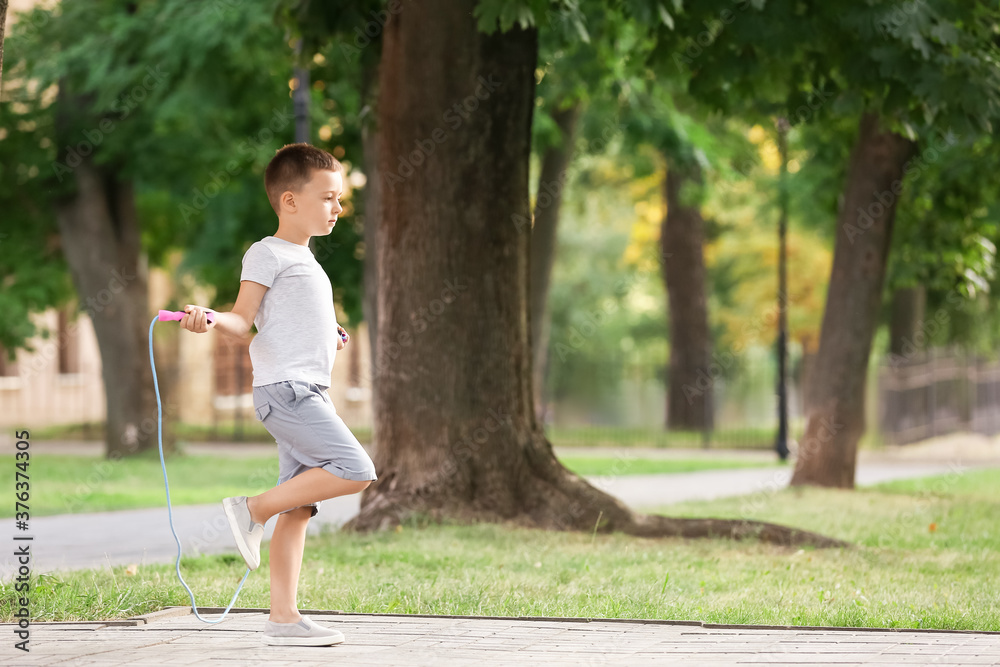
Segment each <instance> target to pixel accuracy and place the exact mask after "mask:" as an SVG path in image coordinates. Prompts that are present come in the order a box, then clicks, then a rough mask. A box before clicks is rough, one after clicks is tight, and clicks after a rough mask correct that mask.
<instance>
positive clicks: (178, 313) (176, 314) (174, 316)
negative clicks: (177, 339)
mask: <svg viewBox="0 0 1000 667" xmlns="http://www.w3.org/2000/svg"><path fill="white" fill-rule="evenodd" d="M185 315H187V313H185V312H184V311H182V310H161V311H160V315H159V317H158V319H159V320H160V321H161V322H170V321H172V320H177V321H180V320H182V319H184V316H185ZM205 318H206V319H207V320H208V321H209V323H211V322H214V321H215V313H214V312H212V311H211V310H206V311H205ZM340 338H341V340H343V341H344V342H345V343H346V342H347V335H346V334H343V333H342V334H340Z"/></svg>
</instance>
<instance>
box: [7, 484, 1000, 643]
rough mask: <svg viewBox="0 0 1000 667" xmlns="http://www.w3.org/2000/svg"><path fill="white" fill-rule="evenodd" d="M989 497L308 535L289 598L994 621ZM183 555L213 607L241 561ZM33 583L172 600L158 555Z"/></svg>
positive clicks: (47, 591)
mask: <svg viewBox="0 0 1000 667" xmlns="http://www.w3.org/2000/svg"><path fill="white" fill-rule="evenodd" d="M998 510H1000V470H996V469H991V470H978V471H973V472H968V473H965V474H963V475H958V476H944V477H937V478H928V479H925V480H920V481H907V482H896V483H891V484H884V485H881V486H879V487H877V488H874V489H864V490H858V491H840V490H831V489H796V490H783V491H780V492H777V493H771V494H768V493H762V494H758V495H756V496H750V497H747V498H741V499H727V500H719V501H711V502H698V503H686V504H684V505H679V506H674V507H671V512H670V513H671V514H682V515H690V516H729V517H741V516H747V517H750V516H753V517H759V518H766V519H769V520H774V521H779V522H783V523H789V524H794V525H797V526H800V527H803V528H807V529H811V530H815V531H819V532H823V533H827V534H829V535H834V536H837V537H841V538H845V539H849V540H852V541H854V542H855V543H857V544H858V546H857V547H856V548H853V549H831V550H814V549H803V550H800V549H794V548H783V547H776V546H770V545H766V544H761V543H758V542H743V543H739V542H730V541H727V540H692V541H684V540H679V539H658V540H644V539H637V538H630V537H626V536H622V535H591V534H585V533H584V534H577V533H569V534H567V533H554V532H553V533H550V532H542V531H532V530H526V529H514V528H509V527H505V526H498V525H480V526H450V525H434V526H425V527H416V526H414V525H410V526H406V527H404V528H403V529H402V530H400V531H398V532H387V533H379V534H370V535H355V534H324V535H320V536H318V537H313V538H310V539H309V542H308V544H307V546H306V557H305V562H304V564H303V569H302V577H301V581H302V585H301V589H300V593H299V603H300V606H301V607H302V608H323V609H341V610H345V611H355V612H406V613H439V614H482V615H545V616H587V617H595V618H604V617H608V618H661V619H690V620H701V621H707V622H725V623H766V624H792V625H839V626H854V627H898V628H918V627H923V628H928V627H930V628H949V629H970V630H972V629H974V630H1000V601H998V599H997V596H996V590H997V584H998V581H997V577H998V574H997V573H998V572H1000V534H998V531H997V529H996V519H995V517H996V516H997V513H998ZM932 526H933V530H932ZM266 565H267V553H266V550H265V553H264V554H263V563H262V567H261V570H258V571H257V572H254V573H252V574H251V576H250V578H249V579H248V580H247V584H246V586H245V588H244V591H243V593H242V594H241V597H240V600H239V602H238V603H237V604H238V605H239V606H244V607H266V606H267V605H268V595H267V591H268V579H267V576H266V572H267V570H266ZM182 567H183V571H184V575H185V578H186V579H187V581H188V583H189V584H191V586H192V588H193V589H194V591H195V593H196V595H197V598H198V603H199V604H200V605H204V606H225V605H226V604H227V603H228V601H229V598H230V596H231V595H232V592H233V590H235V587H236V585H237V583H238V581H239V579H240V577H241V576H242V574H243V571H244V568H243V566H242V565H241V563H240V560H239V558H238V557H236V556H214V557H201V558H187V559H185V560H184V562H183V563H182ZM34 583H35V589H34V591H33V592H32V598H31V599H32V605H33V608H34V610H35V614H36V617H37V618H38V619H60V620H70V619H95V618H100V619H110V618H117V617H123V616H130V615H134V614H138V613H143V612H148V611H151V610H155V609H159V608H161V607H163V606H167V605H183V604H187V603H188V600H187V597H186V594H185V593H184V591H183V589H182V588H181V587H180V585H179V584H178V583H177V581H176V579H175V578H174V574H173V566H172V565H140V566H139V567H138V568H137V571H136V573H135V574H134V576H128V575H127V573H126V569H125V568H123V567H117V568H114V569H113V570H112V569H110V568H104V569H102V570H99V571H88V572H76V573H69V574H58V575H51V576H46V575H43V576H41V577H36V578H35V579H34ZM14 597H15V594H14V592H13V591H12V590H11V588H10V585H9V584H7V585H6V586H5V587H4V588H3V589H2V590H0V618H2V620H5V621H10V620H11V613H12V612H11V604H12V600H13V599H14Z"/></svg>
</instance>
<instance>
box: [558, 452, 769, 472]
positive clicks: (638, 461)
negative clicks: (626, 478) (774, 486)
mask: <svg viewBox="0 0 1000 667" xmlns="http://www.w3.org/2000/svg"><path fill="white" fill-rule="evenodd" d="M559 460H560V461H562V463H563V465H564V466H566V467H567V468H569V469H570V470H572V471H573V472H575V473H577V474H578V475H611V476H618V475H656V474H663V473H683V472H698V471H701V470H732V469H734V468H767V467H772V466H776V465H778V464H777V463H776V462H773V461H772V462H766V461H745V460H740V459H710V458H704V459H644V458H632V457H625V456H621V457H617V458H615V457H610V456H563V457H561V458H560V459H559Z"/></svg>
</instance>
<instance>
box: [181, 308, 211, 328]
mask: <svg viewBox="0 0 1000 667" xmlns="http://www.w3.org/2000/svg"><path fill="white" fill-rule="evenodd" d="M184 312H185V313H187V315H185V316H184V317H182V318H181V327H183V328H185V329H187V330H188V331H193V332H194V333H205V332H206V331H208V330H209V329H211V328H212V327H214V326H215V322H211V323H210V322H209V321H208V317H207V316H206V315H205V309H204V308H202V307H201V306H190V305H189V306H185V307H184Z"/></svg>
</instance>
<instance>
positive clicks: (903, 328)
mask: <svg viewBox="0 0 1000 667" xmlns="http://www.w3.org/2000/svg"><path fill="white" fill-rule="evenodd" d="M926 309H927V290H926V289H925V288H924V286H923V285H914V286H913V287H904V288H900V289H897V290H895V291H893V293H892V304H891V313H890V315H889V354H890V355H891V360H892V362H893V363H894V364H899V363H904V362H905V361H907V360H912V359H913V357H914V355H916V354H917V353H919V352H920V351H921V350H923V349H924V345H925V344H926V343H927V341H926V340H925V339H924V338H925V333H924V331H923V326H924V311H925V310H926Z"/></svg>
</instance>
